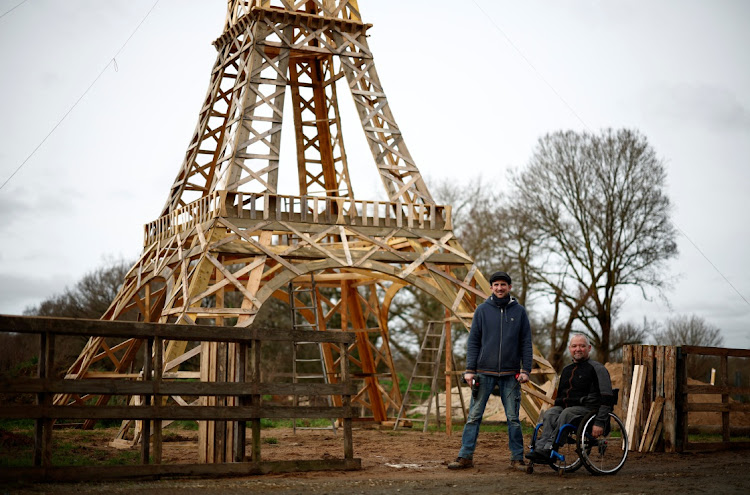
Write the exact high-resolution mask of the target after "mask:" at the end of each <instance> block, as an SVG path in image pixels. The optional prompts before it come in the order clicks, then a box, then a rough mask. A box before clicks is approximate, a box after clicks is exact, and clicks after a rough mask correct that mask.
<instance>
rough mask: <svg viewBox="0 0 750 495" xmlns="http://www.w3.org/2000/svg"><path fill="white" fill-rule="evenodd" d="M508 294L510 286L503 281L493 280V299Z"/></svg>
mask: <svg viewBox="0 0 750 495" xmlns="http://www.w3.org/2000/svg"><path fill="white" fill-rule="evenodd" d="M509 292H510V284H509V283H508V282H506V281H505V280H495V281H494V282H492V293H493V294H495V297H499V298H501V299H502V298H503V297H505V296H507V295H508V293H509Z"/></svg>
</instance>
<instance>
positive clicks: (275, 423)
mask: <svg viewBox="0 0 750 495" xmlns="http://www.w3.org/2000/svg"><path fill="white" fill-rule="evenodd" d="M330 426H331V420H330V419H325V418H320V419H306V418H303V419H298V420H297V427H298V428H327V427H330ZM260 427H261V428H291V427H292V420H291V419H268V418H261V420H260Z"/></svg>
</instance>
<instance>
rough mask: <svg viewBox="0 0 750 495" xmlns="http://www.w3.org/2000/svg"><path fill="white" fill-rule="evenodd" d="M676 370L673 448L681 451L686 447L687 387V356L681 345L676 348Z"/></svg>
mask: <svg viewBox="0 0 750 495" xmlns="http://www.w3.org/2000/svg"><path fill="white" fill-rule="evenodd" d="M675 354H676V358H677V359H676V361H677V365H676V366H677V370H676V373H675V385H676V387H675V388H676V390H675V410H676V415H675V417H676V426H675V430H676V431H675V450H676V451H677V452H682V451H684V450H685V449H687V448H688V411H687V397H686V396H685V387H687V366H686V364H687V363H686V358H687V356H686V355H685V354H683V352H682V347H677V349H676V353H675Z"/></svg>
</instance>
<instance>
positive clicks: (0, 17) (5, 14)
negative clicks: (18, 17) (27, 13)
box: [0, 0, 29, 19]
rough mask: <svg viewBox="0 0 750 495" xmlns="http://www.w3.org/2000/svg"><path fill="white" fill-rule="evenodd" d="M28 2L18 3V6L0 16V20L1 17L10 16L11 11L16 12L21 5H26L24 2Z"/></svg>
mask: <svg viewBox="0 0 750 495" xmlns="http://www.w3.org/2000/svg"><path fill="white" fill-rule="evenodd" d="M28 1H29V0H23V2H21V3H19V4H18V5H16V6H15V7H13V8H11V9H10V10H8V11H7V12H5V13H4V14H3V15H0V19H2V18H3V17H5V16H6V15H8V14H10V13H11V12H13V11H14V10H16V9H17V8H18V7H20V6H21V5H23V4H25V3H26V2H28Z"/></svg>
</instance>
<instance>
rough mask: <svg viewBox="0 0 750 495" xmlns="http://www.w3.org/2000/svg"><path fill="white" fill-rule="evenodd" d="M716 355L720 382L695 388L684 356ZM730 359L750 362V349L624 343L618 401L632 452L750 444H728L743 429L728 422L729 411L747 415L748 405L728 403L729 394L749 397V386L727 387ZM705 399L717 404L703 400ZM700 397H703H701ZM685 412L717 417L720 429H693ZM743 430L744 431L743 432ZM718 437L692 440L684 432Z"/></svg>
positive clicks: (704, 448) (736, 442) (715, 447)
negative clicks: (717, 438) (716, 439)
mask: <svg viewBox="0 0 750 495" xmlns="http://www.w3.org/2000/svg"><path fill="white" fill-rule="evenodd" d="M690 355H693V356H718V357H719V359H720V363H721V364H720V366H719V382H718V384H716V385H707V384H703V385H694V384H690V383H689V382H688V375H687V360H688V356H690ZM728 357H740V358H750V350H745V349H722V348H716V347H695V346H682V347H675V346H660V345H657V346H652V345H627V346H625V347H624V348H623V383H622V400H621V401H620V403H621V404H622V407H623V414H624V415H625V416H626V419H625V423H626V427H627V428H628V434H629V435H630V444H631V448H632V449H634V450H641V451H654V450H664V451H666V452H681V451H684V450H696V449H703V450H709V449H726V448H733V447H737V448H742V447H749V446H750V442H743V441H732V440H731V436H732V433H734V432H741V431H743V428H740V427H735V425H732V424H731V421H730V418H731V417H730V413H732V412H746V413H747V412H750V404H747V403H742V402H733V401H730V395H742V396H746V398H747V397H748V396H750V388H749V387H730V386H728V383H729V382H728V370H729V366H728V364H727V363H728ZM706 395H720V396H721V400H720V401H713V402H705V396H706ZM701 396H702V397H701ZM689 412H717V413H721V418H722V419H721V425H720V426H715V427H713V428H712V427H708V428H706V427H701V428H697V427H696V426H695V425H691V424H690V423H689V417H688V413H689ZM745 429H746V428H745ZM714 430H715V432H717V433H721V435H722V440H721V441H719V442H690V441H689V439H688V438H689V437H688V433H689V432H691V431H693V432H705V431H711V432H713V431H714Z"/></svg>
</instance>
